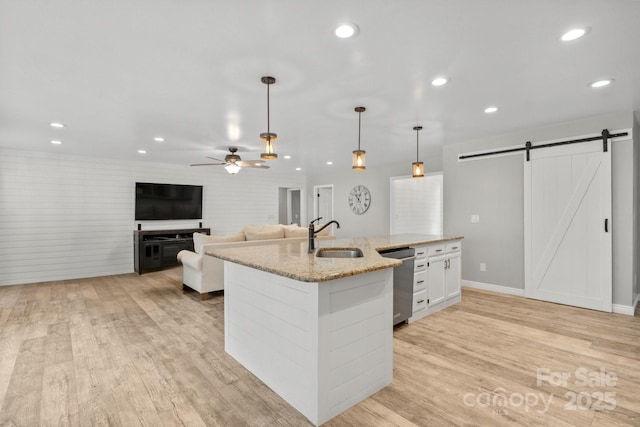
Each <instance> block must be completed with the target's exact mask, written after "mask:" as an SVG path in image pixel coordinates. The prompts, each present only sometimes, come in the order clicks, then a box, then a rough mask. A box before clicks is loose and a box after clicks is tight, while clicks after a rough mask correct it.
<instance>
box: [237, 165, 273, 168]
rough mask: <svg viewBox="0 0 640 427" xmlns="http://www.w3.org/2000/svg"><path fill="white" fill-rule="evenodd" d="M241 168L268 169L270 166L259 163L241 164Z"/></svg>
mask: <svg viewBox="0 0 640 427" xmlns="http://www.w3.org/2000/svg"><path fill="white" fill-rule="evenodd" d="M242 167H243V168H251V169H269V168H270V167H271V166H267V165H263V164H259V165H252V164H250V165H242Z"/></svg>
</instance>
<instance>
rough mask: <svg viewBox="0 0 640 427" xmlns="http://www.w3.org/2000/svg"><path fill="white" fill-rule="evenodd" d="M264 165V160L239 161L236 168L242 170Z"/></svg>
mask: <svg viewBox="0 0 640 427" xmlns="http://www.w3.org/2000/svg"><path fill="white" fill-rule="evenodd" d="M265 163H266V162H265V161H264V160H240V161H238V162H236V164H237V165H238V166H242V167H243V168H251V167H260V166H266V165H265ZM267 167H268V166H267Z"/></svg>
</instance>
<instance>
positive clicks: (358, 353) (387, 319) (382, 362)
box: [319, 269, 393, 423]
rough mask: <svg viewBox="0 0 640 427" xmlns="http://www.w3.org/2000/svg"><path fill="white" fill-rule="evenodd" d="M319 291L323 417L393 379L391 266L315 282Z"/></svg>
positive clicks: (351, 404)
mask: <svg viewBox="0 0 640 427" xmlns="http://www.w3.org/2000/svg"><path fill="white" fill-rule="evenodd" d="M319 296H320V309H319V312H320V324H319V327H320V332H319V337H320V346H319V348H320V351H321V353H320V359H319V361H320V367H319V372H320V390H321V392H320V408H321V409H320V419H319V422H320V423H324V422H326V421H328V420H330V419H331V418H333V417H334V416H336V415H338V414H339V413H341V412H343V411H344V410H346V409H348V408H350V407H351V406H353V405H355V404H357V403H358V402H360V401H362V400H364V399H366V398H367V397H368V396H370V395H372V394H373V393H375V392H377V391H378V390H380V389H382V388H384V387H385V386H387V385H388V384H390V383H391V381H392V379H393V269H386V270H380V271H375V272H371V273H365V274H361V275H357V276H351V277H347V278H343V279H339V280H333V281H330V282H325V283H321V284H320V289H319ZM325 373H326V375H325Z"/></svg>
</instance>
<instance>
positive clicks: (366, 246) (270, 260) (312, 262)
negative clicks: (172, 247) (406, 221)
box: [206, 234, 463, 282]
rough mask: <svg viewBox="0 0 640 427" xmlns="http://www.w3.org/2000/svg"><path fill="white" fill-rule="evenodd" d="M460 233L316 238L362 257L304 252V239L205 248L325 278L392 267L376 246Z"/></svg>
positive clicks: (307, 277) (274, 269) (306, 277)
mask: <svg viewBox="0 0 640 427" xmlns="http://www.w3.org/2000/svg"><path fill="white" fill-rule="evenodd" d="M462 239H463V237H462V236H437V235H427V234H399V235H393V236H380V237H358V238H351V239H336V240H320V241H318V240H316V250H317V248H327V247H331V248H359V249H360V250H362V252H363V254H364V256H363V257H362V258H319V257H316V256H315V253H314V254H308V253H307V249H308V242H306V241H305V242H295V243H286V242H279V243H274V244H273V245H261V246H243V247H236V248H227V249H209V250H207V251H206V254H207V255H209V256H213V257H216V258H220V259H223V260H225V261H231V262H234V263H236V264H241V265H245V266H247V267H252V268H255V269H257V270H261V271H266V272H269V273H273V274H277V275H280V276H284V277H289V278H291V279H294V280H299V281H302V282H326V281H329V280H335V279H340V278H342V277H348V276H354V275H357V274H363V273H368V272H371V271H376V270H383V269H385V268H392V267H395V266H398V265H400V264H401V261H398V260H396V259H392V258H384V257H382V256H381V255H380V254H378V252H377V250H387V249H396V248H403V247H408V246H422V245H428V244H434V243H443V242H448V241H454V240H462Z"/></svg>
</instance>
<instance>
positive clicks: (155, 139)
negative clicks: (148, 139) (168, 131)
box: [153, 136, 164, 142]
mask: <svg viewBox="0 0 640 427" xmlns="http://www.w3.org/2000/svg"><path fill="white" fill-rule="evenodd" d="M153 140H154V141H155V142H164V138H163V137H161V136H156V137H155V138H153Z"/></svg>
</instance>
